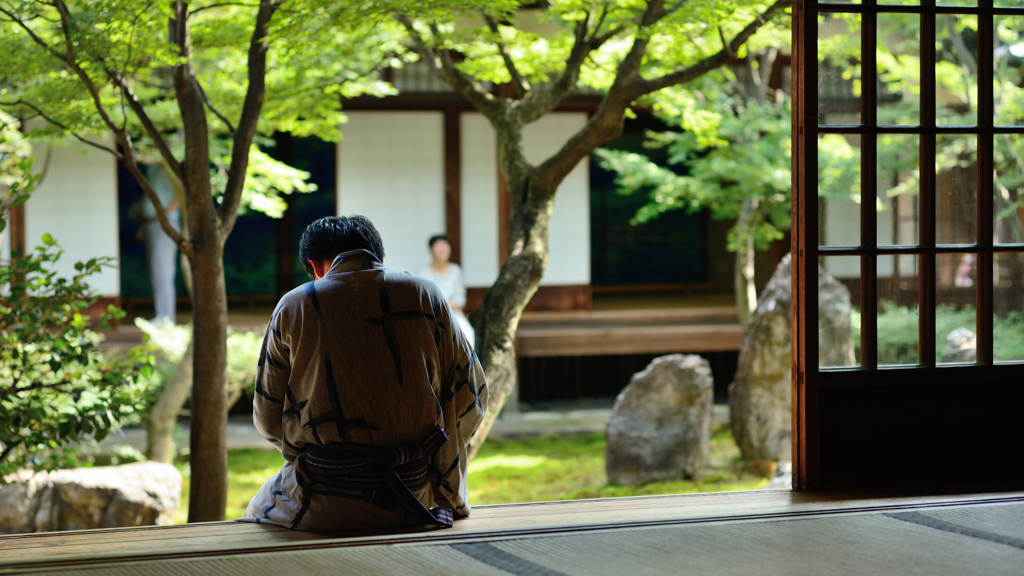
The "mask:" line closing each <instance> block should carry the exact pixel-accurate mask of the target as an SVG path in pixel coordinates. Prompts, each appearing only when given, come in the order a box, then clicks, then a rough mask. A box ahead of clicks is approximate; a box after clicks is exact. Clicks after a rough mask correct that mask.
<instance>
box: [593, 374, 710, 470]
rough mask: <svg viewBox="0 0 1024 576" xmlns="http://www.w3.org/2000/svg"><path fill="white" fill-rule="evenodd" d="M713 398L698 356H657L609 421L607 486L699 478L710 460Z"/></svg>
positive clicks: (622, 397) (632, 381)
mask: <svg viewBox="0 0 1024 576" xmlns="http://www.w3.org/2000/svg"><path fill="white" fill-rule="evenodd" d="M713 396H714V382H713V381H712V379H711V366H710V365H709V364H708V361H707V360H705V359H703V358H701V357H700V356H696V355H683V354H670V355H668V356H661V357H659V358H655V359H654V360H652V361H651V363H650V364H649V365H648V366H647V368H645V369H644V370H643V371H642V372H638V373H636V374H634V375H633V377H632V378H631V379H630V381H629V385H627V386H626V388H625V389H623V390H622V392H620V393H619V396H618V398H616V399H615V407H614V408H613V409H612V415H611V418H610V419H609V420H608V426H607V429H606V432H607V434H606V435H607V439H608V445H607V448H606V452H605V468H606V471H607V473H608V480H609V482H614V483H618V484H624V485H634V484H644V483H647V482H661V481H666V480H678V479H681V478H693V477H698V476H700V474H701V473H702V472H703V471H704V469H705V468H706V467H707V465H708V461H709V459H710V457H711V421H712V416H711V403H712V400H713Z"/></svg>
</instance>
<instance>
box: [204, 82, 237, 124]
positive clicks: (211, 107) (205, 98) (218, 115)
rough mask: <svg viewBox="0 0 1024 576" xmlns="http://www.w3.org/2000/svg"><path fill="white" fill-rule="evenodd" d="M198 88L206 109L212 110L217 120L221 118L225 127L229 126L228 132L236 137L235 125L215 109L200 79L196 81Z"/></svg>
mask: <svg viewBox="0 0 1024 576" xmlns="http://www.w3.org/2000/svg"><path fill="white" fill-rule="evenodd" d="M196 87H198V88H199V95H200V96H201V97H202V98H203V103H204V104H206V107H207V108H209V109H210V112H213V115H214V116H216V117H217V118H220V121H221V122H223V123H224V125H225V126H227V128H228V132H230V133H231V135H232V136H234V135H235V126H234V124H232V123H231V121H230V120H228V119H227V117H225V116H224V115H223V114H221V113H220V110H217V109H216V108H214V107H213V104H212V103H210V99H209V98H208V97H207V96H206V90H203V85H202V83H200V82H199V79H198V78H197V79H196Z"/></svg>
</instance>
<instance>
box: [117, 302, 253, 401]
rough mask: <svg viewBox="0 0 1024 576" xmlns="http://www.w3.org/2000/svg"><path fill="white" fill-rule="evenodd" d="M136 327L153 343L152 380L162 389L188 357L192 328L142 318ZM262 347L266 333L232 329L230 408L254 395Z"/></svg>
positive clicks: (230, 331)
mask: <svg viewBox="0 0 1024 576" xmlns="http://www.w3.org/2000/svg"><path fill="white" fill-rule="evenodd" d="M135 324H136V325H137V326H138V327H139V328H140V329H142V331H143V332H145V333H146V335H147V340H148V342H149V344H150V345H151V346H152V348H153V350H154V352H156V371H155V372H154V373H153V375H152V377H151V378H152V380H153V386H154V387H155V388H157V389H160V388H162V387H163V386H164V384H166V383H167V381H168V380H169V379H170V377H171V375H172V374H173V373H174V368H175V367H176V366H177V365H178V362H180V361H181V358H182V356H184V355H185V349H186V348H188V343H189V340H191V339H192V326H191V325H184V326H175V325H173V324H161V325H156V324H153V323H151V322H149V321H147V320H144V319H142V318H136V319H135ZM262 345H263V332H262V331H245V332H235V331H234V330H232V329H231V328H230V327H229V328H228V400H229V402H228V407H229V408H230V407H231V406H232V405H234V403H235V402H237V401H238V399H239V398H240V397H241V395H242V394H243V393H246V394H249V395H251V394H252V392H253V387H254V384H255V381H256V362H257V360H259V356H260V346H262Z"/></svg>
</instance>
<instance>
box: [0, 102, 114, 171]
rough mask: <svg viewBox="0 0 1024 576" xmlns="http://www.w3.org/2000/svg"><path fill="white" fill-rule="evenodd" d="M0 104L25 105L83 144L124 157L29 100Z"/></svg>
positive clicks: (2, 103)
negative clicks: (78, 132) (54, 117)
mask: <svg viewBox="0 0 1024 576" xmlns="http://www.w3.org/2000/svg"><path fill="white" fill-rule="evenodd" d="M0 106H25V107H26V108H30V109H32V111H33V112H35V113H36V114H37V115H38V116H41V117H42V118H43V120H46V121H47V122H49V123H50V124H53V125H54V126H56V127H57V128H60V129H61V130H63V131H65V132H67V133H68V134H70V135H71V136H73V137H74V138H75V139H76V140H78V141H79V142H81V143H82V144H85V145H87V146H92V147H93V148H97V149H99V150H103V151H104V152H107V153H110V154H113V155H114V157H116V158H118V159H122V158H123V156H122V155H121V153H120V152H118V151H117V150H115V149H113V148H110V147H109V146H104V145H102V144H99V143H97V142H93V141H91V140H89V139H88V138H86V137H84V136H82V135H80V134H76V133H74V132H72V131H71V129H69V128H68V127H67V126H66V125H64V124H62V123H60V122H58V121H56V120H54V119H53V118H51V117H50V116H49V115H48V114H47V113H46V112H43V111H42V109H40V108H39V107H38V106H36V105H35V104H32V103H31V102H27V101H25V100H13V101H10V102H0Z"/></svg>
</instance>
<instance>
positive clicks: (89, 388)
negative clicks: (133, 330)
mask: <svg viewBox="0 0 1024 576" xmlns="http://www.w3.org/2000/svg"><path fill="white" fill-rule="evenodd" d="M60 256H61V251H60V249H59V247H58V246H57V244H56V242H55V241H54V239H53V238H52V237H51V236H50V235H49V234H46V235H44V236H43V246H40V247H38V248H36V249H35V251H33V252H32V253H31V254H29V255H27V256H25V257H23V258H17V259H15V260H13V261H11V262H9V263H3V264H0V289H2V290H3V292H4V297H3V300H2V302H0V345H2V348H0V358H2V362H0V431H2V432H0V482H2V481H3V480H2V478H4V477H5V476H8V475H9V474H11V473H13V472H15V471H17V470H19V469H22V468H30V469H33V470H48V469H53V468H57V467H60V466H70V465H73V464H74V463H75V450H73V449H71V448H69V447H68V444H71V443H75V442H78V441H79V440H80V439H82V438H83V437H92V438H94V439H96V440H102V439H103V438H104V437H106V435H107V433H108V432H110V430H112V429H115V428H117V427H119V426H120V425H121V424H123V423H125V422H131V421H135V420H136V419H137V418H138V417H139V415H140V411H141V410H142V409H143V408H144V406H145V404H146V392H147V386H146V382H145V381H146V377H147V376H149V375H150V374H151V373H152V370H153V364H152V362H153V358H152V356H150V355H149V353H148V351H147V350H146V349H145V348H143V347H136V348H133V349H131V350H130V351H128V352H127V353H125V354H123V355H106V354H104V353H102V352H101V351H100V350H99V342H100V336H99V335H98V334H97V333H95V332H93V331H91V330H90V329H89V320H88V319H87V318H86V317H85V316H84V315H83V312H84V311H85V309H86V308H87V307H88V306H89V305H90V304H92V303H93V302H95V300H96V298H95V297H94V296H93V295H92V292H91V290H90V288H89V285H88V284H87V282H86V279H87V278H88V276H90V275H92V274H95V273H97V272H99V271H100V269H101V268H102V267H104V266H107V265H109V264H110V262H111V260H112V259H110V258H97V259H92V260H89V261H88V262H79V263H77V264H75V269H76V270H77V272H78V273H77V274H76V275H75V276H74V277H73V278H70V279H67V278H61V277H58V276H57V274H56V272H55V271H54V270H53V268H54V263H56V262H57V260H58V259H59V258H60ZM123 316H124V312H123V311H121V310H119V309H118V308H116V307H114V306H112V305H111V306H110V307H108V309H107V311H106V312H105V313H104V314H103V315H102V317H101V318H100V319H99V323H98V325H99V327H100V328H105V327H108V326H109V321H110V320H111V319H112V318H120V317H123Z"/></svg>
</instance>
